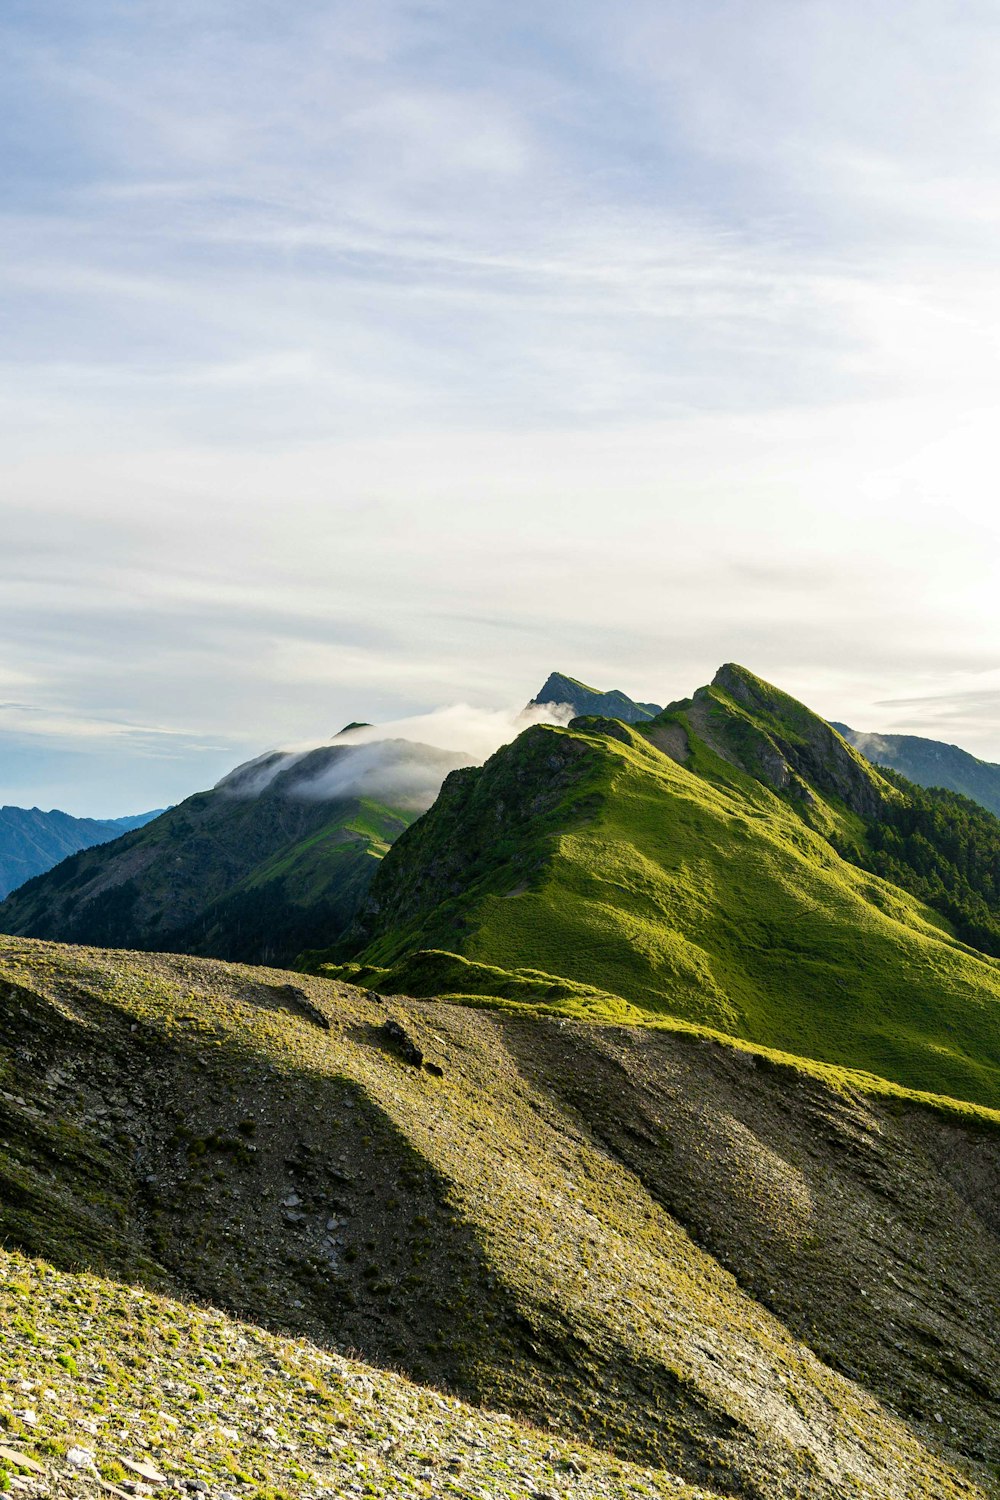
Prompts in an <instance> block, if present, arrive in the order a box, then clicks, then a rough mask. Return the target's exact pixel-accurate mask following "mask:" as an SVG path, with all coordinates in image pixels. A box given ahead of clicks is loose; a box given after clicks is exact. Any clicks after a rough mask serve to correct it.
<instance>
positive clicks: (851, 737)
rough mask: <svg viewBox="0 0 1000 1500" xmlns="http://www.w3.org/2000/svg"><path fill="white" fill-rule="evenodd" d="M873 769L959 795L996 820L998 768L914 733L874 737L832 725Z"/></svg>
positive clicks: (999, 811) (998, 810) (999, 783)
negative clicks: (886, 769)
mask: <svg viewBox="0 0 1000 1500" xmlns="http://www.w3.org/2000/svg"><path fill="white" fill-rule="evenodd" d="M833 727H834V728H835V729H836V730H838V731H839V733H840V734H842V735H843V736H844V739H845V740H847V742H848V743H849V744H851V745H853V746H854V748H855V749H856V750H860V751H861V754H862V755H863V756H865V758H866V759H867V760H870V761H871V762H872V764H873V765H876V766H888V767H890V769H891V770H893V771H898V772H899V773H900V775H902V776H905V777H906V778H907V780H908V781H915V782H916V784H917V786H943V787H947V789H948V790H949V791H952V792H961V794H962V796H963V797H971V798H972V800H973V802H978V803H979V804H980V805H981V806H982V807H987V808H989V810H990V812H991V813H994V814H996V815H997V816H998V817H1000V766H998V765H994V764H993V763H992V762H991V761H988V760H977V759H976V757H975V756H974V755H970V754H969V752H968V750H960V749H959V747H958V746H957V745H948V744H945V743H944V741H943V740H927V739H924V738H922V737H921V736H920V735H916V734H875V733H871V732H869V731H866V730H862V729H849V728H848V726H847V725H846V724H834V726H833Z"/></svg>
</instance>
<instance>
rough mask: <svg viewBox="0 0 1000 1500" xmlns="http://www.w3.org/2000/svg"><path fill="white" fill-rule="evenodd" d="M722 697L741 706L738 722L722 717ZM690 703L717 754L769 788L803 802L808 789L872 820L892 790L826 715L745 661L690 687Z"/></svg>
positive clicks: (808, 799) (808, 795) (726, 667)
mask: <svg viewBox="0 0 1000 1500" xmlns="http://www.w3.org/2000/svg"><path fill="white" fill-rule="evenodd" d="M720 695H724V696H720ZM725 699H729V700H731V702H732V703H735V704H738V705H739V707H740V708H742V709H744V710H745V711H746V718H744V719H743V720H742V721H741V722H740V723H739V724H738V725H737V724H734V723H732V722H729V723H726V722H725V714H724V710H725V707H726V704H725ZM692 706H693V709H694V712H695V713H696V714H697V715H698V716H699V720H700V724H701V726H702V727H703V728H704V730H705V734H706V737H709V736H711V738H712V740H714V742H715V744H716V746H717V748H719V750H720V753H722V754H723V755H725V757H726V758H727V759H731V760H734V761H735V762H736V763H737V764H739V765H742V766H743V767H744V769H745V770H748V771H749V772H750V773H751V775H754V776H758V777H759V778H760V780H762V781H765V782H767V783H768V785H770V786H772V787H774V789H775V790H776V791H783V792H791V793H792V794H793V795H794V796H797V797H799V798H801V800H802V801H804V802H809V801H811V800H812V795H813V789H814V790H815V791H818V792H820V793H822V794H826V795H829V796H833V797H836V798H838V799H839V800H840V801H841V802H843V803H844V805H845V806H846V807H847V808H849V809H850V811H851V812H855V813H859V814H860V815H861V816H862V817H865V818H877V817H878V815H879V811H880V809H881V808H882V806H883V805H884V802H885V798H886V796H887V795H891V793H890V791H889V788H888V787H887V786H886V785H885V783H884V782H882V781H881V780H880V778H879V777H878V776H877V775H876V774H873V772H872V770H871V767H870V765H869V764H867V763H866V762H865V760H864V758H863V757H862V756H861V755H859V754H858V752H857V751H856V750H854V749H853V748H852V747H851V746H850V745H848V744H846V743H845V742H844V740H843V739H842V737H841V736H840V735H839V734H838V733H837V731H836V730H835V729H834V728H833V727H832V726H831V725H830V724H828V723H827V722H826V720H825V719H821V718H820V717H819V715H818V714H814V713H812V712H811V711H810V710H809V709H807V708H806V707H805V706H804V705H803V704H801V703H799V702H797V701H796V699H794V698H791V697H789V695H788V694H787V693H783V692H781V690H780V689H779V688H775V687H772V686H771V684H770V683H767V682H764V681H762V679H761V678H759V677H755V676H754V675H753V673H752V672H748V671H747V670H746V668H745V667H740V666H737V665H736V664H735V663H733V662H727V663H726V664H725V665H724V666H721V667H720V668H719V670H718V671H717V672H716V674H715V676H714V677H713V679H712V683H711V686H710V687H707V688H699V690H698V692H697V693H695V695H694V699H693V705H692ZM720 710H723V712H720Z"/></svg>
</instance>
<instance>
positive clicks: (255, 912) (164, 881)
mask: <svg viewBox="0 0 1000 1500" xmlns="http://www.w3.org/2000/svg"><path fill="white" fill-rule="evenodd" d="M464 759H465V757H463V756H458V755H454V754H450V753H448V752H445V751H442V750H437V749H434V748H432V747H430V746H426V745H416V744H410V743H406V742H401V741H384V742H381V743H379V744H376V745H354V744H338V743H332V744H330V745H329V746H322V747H320V748H318V749H316V750H312V751H309V752H307V753H305V754H301V755H292V754H275V755H271V756H265V757H262V758H261V759H260V760H257V761H252V762H250V763H249V764H248V765H247V766H243V767H240V768H238V769H237V770H236V771H235V772H233V773H232V774H231V775H230V776H228V777H226V778H225V779H224V780H223V781H222V782H220V784H219V785H218V786H217V787H214V788H213V789H212V790H211V791H207V792H199V793H197V794H196V795H195V796H193V797H189V798H187V799H186V801H184V802H182V803H180V804H179V805H178V806H177V807H174V808H171V809H170V811H169V812H166V813H164V814H163V815H162V816H161V817H159V818H157V819H156V820H155V821H154V822H152V823H150V824H148V825H147V826H146V827H144V828H141V829H139V830H138V831H136V832H134V833H130V834H128V835H126V836H125V837H124V838H121V839H117V840H116V841H115V843H114V844H111V845H104V846H102V847H100V848H95V849H89V850H86V851H84V852H83V853H81V854H77V855H76V856H74V857H73V858H71V859H68V860H65V861H64V862H63V863H62V864H60V865H58V866H57V867H56V868H55V869H54V870H51V871H49V872H48V873H47V874H44V875H41V876H39V877H38V878H36V879H35V880H31V881H29V882H28V883H27V884H26V885H24V886H22V887H21V889H20V890H18V891H15V892H14V893H13V894H12V895H11V896H9V897H8V899H7V900H6V901H4V902H2V903H0V931H3V932H11V933H16V934H20V935H23V936H28V937H38V938H50V939H55V940H57V941H60V942H86V943H94V944H100V945H103V946H108V947H119V948H139V949H146V950H150V951H170V952H175V953H201V954H208V955H212V956H215V957H220V958H230V959H239V960H244V961H248V962H257V963H267V962H289V961H291V960H292V959H293V958H294V956H295V955H296V954H297V953H299V952H300V951H301V950H302V949H303V948H304V947H308V946H311V945H312V944H314V943H316V942H318V941H321V940H322V939H323V938H328V937H329V935H330V933H331V932H333V933H335V932H338V931H339V930H340V929H341V928H343V927H344V926H346V925H347V924H348V923H349V922H350V921H351V919H352V917H353V916H354V913H355V912H356V910H357V907H358V905H359V903H360V901H361V900H362V898H363V897H364V895H365V893H366V892H367V889H368V886H369V885H370V884H371V880H372V878H373V876H374V873H375V870H376V869H377V867H378V863H379V861H380V860H381V858H382V856H383V855H384V854H385V853H386V851H387V849H388V848H389V846H390V844H391V843H392V841H393V840H394V839H395V838H397V837H398V836H399V834H400V833H401V832H402V831H403V829H404V828H406V827H407V825H408V824H409V823H411V822H412V821H413V819H414V818H415V817H416V816H417V813H418V812H419V810H420V808H421V807H426V806H427V804H428V802H429V801H430V800H431V799H432V798H433V795H434V793H435V792H436V790H437V787H438V785H439V784H440V782H441V780H442V779H443V778H444V776H445V775H446V774H447V772H448V771H450V770H452V769H453V767H454V766H456V765H458V764H461V763H462V762H463V760H464ZM415 788H416V789H417V790H419V793H420V795H419V796H418V795H416V794H415Z"/></svg>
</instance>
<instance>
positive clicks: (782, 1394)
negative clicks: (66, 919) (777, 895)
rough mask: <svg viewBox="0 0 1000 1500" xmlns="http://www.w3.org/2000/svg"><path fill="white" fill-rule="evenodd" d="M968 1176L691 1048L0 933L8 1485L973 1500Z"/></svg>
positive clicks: (961, 1153)
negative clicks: (152, 1472)
mask: <svg viewBox="0 0 1000 1500" xmlns="http://www.w3.org/2000/svg"><path fill="white" fill-rule="evenodd" d="M998 1168H1000V1133H998V1132H997V1130H996V1126H995V1124H994V1123H993V1122H992V1121H991V1120H990V1119H989V1118H988V1117H987V1116H985V1115H983V1116H982V1118H977V1117H976V1115H975V1112H974V1111H971V1112H969V1111H966V1112H965V1114H962V1113H956V1112H955V1111H954V1110H951V1111H949V1110H946V1109H937V1108H933V1107H920V1106H918V1105H917V1104H915V1103H913V1102H910V1101H906V1100H902V1099H893V1098H888V1097H879V1096H878V1095H875V1094H866V1093H865V1092H864V1091H863V1090H861V1089H860V1088H855V1089H852V1088H848V1087H847V1086H846V1085H845V1084H843V1082H842V1081H841V1082H839V1083H837V1084H835V1083H834V1082H832V1081H828V1080H824V1078H822V1077H818V1076H814V1075H810V1074H809V1073H808V1072H805V1071H802V1070H800V1069H796V1068H794V1067H791V1066H790V1065H788V1064H783V1063H779V1062H776V1061H775V1060H774V1059H773V1058H772V1057H769V1056H768V1055H766V1054H764V1053H755V1052H752V1051H749V1050H747V1049H739V1048H734V1047H728V1046H723V1045H721V1044H718V1043H712V1042H709V1041H706V1040H699V1039H698V1038H696V1037H692V1036H682V1035H676V1034H672V1033H670V1032H666V1031H661V1030H652V1029H642V1028H627V1027H622V1026H588V1025H586V1024H583V1023H569V1022H565V1021H559V1020H556V1019H546V1018H542V1017H523V1016H518V1015H510V1014H500V1013H495V1012H492V1011H487V1010H470V1009H467V1008H465V1007H462V1006H449V1005H440V1004H435V1003H433V1002H426V1001H423V1002H422V1001H412V1000H406V999H403V998H401V997H385V996H376V995H373V994H367V993H364V992H362V991H358V990H352V989H350V988H349V987H348V986H343V985H337V984H334V983H330V982H328V981H324V980H322V979H314V978H305V977H303V976H294V975H289V974H284V973H280V972H273V973H272V972H270V971H267V970H260V969H242V968H238V967H235V966H230V965H225V964H220V963H213V962H211V961H207V960H193V959H186V958H179V957H164V956H159V957H157V956H148V955H136V954H122V953H114V952H101V951H99V950H74V949H67V948H60V947H57V946H55V945H47V944H39V943H32V942H30V941H27V940H20V939H3V940H2V941H0V1243H5V1244H6V1246H7V1247H8V1248H7V1251H6V1252H5V1259H4V1260H3V1261H2V1265H3V1269H4V1278H3V1281H2V1282H0V1307H2V1313H0V1318H2V1323H0V1346H2V1352H0V1391H2V1397H0V1417H2V1424H3V1437H2V1438H0V1441H2V1442H3V1443H4V1444H5V1446H6V1448H7V1452H8V1455H10V1454H12V1453H14V1454H17V1455H19V1458H11V1457H10V1456H8V1457H7V1458H3V1459H2V1462H3V1465H4V1472H5V1473H6V1475H7V1483H8V1485H9V1486H11V1487H13V1488H15V1489H22V1488H23V1487H24V1486H26V1485H30V1486H34V1489H35V1491H36V1492H38V1493H40V1494H43V1495H44V1494H53V1495H55V1494H60V1493H61V1494H82V1493H84V1492H85V1491H88V1490H89V1491H90V1492H94V1490H95V1486H96V1485H97V1484H98V1482H99V1481H100V1482H101V1483H103V1484H106V1485H107V1484H111V1485H114V1486H115V1487H116V1488H117V1489H119V1490H122V1491H123V1492H125V1493H129V1492H130V1491H129V1490H128V1489H127V1486H128V1485H146V1484H149V1485H150V1486H151V1487H156V1485H155V1482H154V1481H153V1480H152V1479H151V1478H150V1477H149V1475H148V1474H147V1475H145V1476H144V1475H143V1474H142V1473H138V1472H136V1470H135V1468H129V1467H128V1464H132V1465H137V1464H146V1463H147V1462H150V1461H151V1462H152V1463H153V1465H154V1466H155V1468H156V1469H157V1472H158V1473H159V1474H160V1475H161V1476H162V1482H161V1483H160V1484H159V1488H160V1489H161V1490H163V1489H164V1487H165V1486H172V1487H173V1488H174V1489H177V1488H178V1482H180V1485H181V1487H183V1482H184V1481H185V1480H187V1481H188V1482H189V1484H190V1485H195V1486H197V1485H198V1484H204V1485H206V1486H208V1487H209V1490H210V1491H211V1493H212V1494H214V1495H216V1496H217V1497H218V1500H222V1496H221V1493H220V1492H226V1493H230V1494H235V1495H244V1494H246V1495H249V1496H254V1497H256V1495H257V1494H258V1493H260V1494H262V1495H267V1494H268V1492H269V1490H270V1491H273V1490H275V1489H278V1490H283V1491H284V1492H286V1493H288V1494H290V1495H291V1494H294V1495H297V1496H298V1495H302V1496H310V1495H319V1494H320V1493H325V1494H358V1495H365V1494H368V1495H373V1496H379V1495H384V1496H389V1495H391V1496H397V1495H398V1496H407V1497H408V1496H411V1495H412V1496H418V1495H422V1496H424V1497H427V1500H429V1497H433V1496H438V1495H440V1496H446V1495H453V1494H458V1495H464V1496H466V1497H467V1500H483V1497H491V1500H492V1497H497V1500H502V1497H514V1496H517V1497H522V1496H524V1497H528V1496H541V1495H546V1494H551V1495H553V1496H560V1497H561V1496H562V1495H564V1494H565V1495H566V1496H576V1495H579V1496H587V1495H590V1494H609V1495H629V1494H633V1493H638V1494H643V1493H646V1494H653V1495H659V1494H674V1493H681V1494H684V1493H690V1492H692V1491H693V1492H694V1493H702V1494H714V1493H718V1494H726V1495H732V1496H740V1497H748V1500H772V1497H773V1500H793V1497H799V1500H840V1497H844V1500H848V1497H849V1500H858V1497H865V1496H867V1497H868V1500H925V1497H926V1500H948V1497H959V1496H962V1497H968V1500H972V1497H976V1500H983V1497H985V1496H990V1495H996V1494H998V1493H1000V1484H998V1470H997V1464H998V1462H1000V1422H998V1419H997V1412H998V1410H1000V1386H998V1383H997V1382H998V1375H997V1369H998V1361H997V1352H998V1346H997V1327H998V1321H1000V1312H998V1308H997V1287H998V1285H1000V1255H998V1244H1000V1238H998V1224H997V1216H996V1184H997V1180H998ZM18 1249H19V1250H20V1251H21V1252H23V1253H22V1254H17V1253H15V1251H16V1250H18ZM26 1257H27V1258H26ZM210 1308H224V1309H226V1313H225V1314H224V1313H222V1312H215V1311H208V1310H206V1309H210ZM403 1375H405V1376H407V1377H409V1379H408V1380H407V1379H404V1378H403ZM444 1391H447V1392H450V1394H442V1392H444ZM47 1393H51V1394H47ZM456 1398H458V1399H456ZM491 1411H492V1413H493V1415H491V1414H490V1413H491ZM497 1411H502V1412H507V1413H510V1414H511V1415H510V1417H508V1418H506V1419H503V1418H498V1417H497V1416H496V1415H495V1413H496V1412H497ZM234 1434H235V1436H234ZM74 1453H75V1456H76V1462H74V1461H73V1458H72V1455H73V1454H74ZM26 1460H32V1461H33V1462H34V1463H36V1464H40V1465H41V1466H42V1467H43V1469H44V1471H45V1472H44V1474H40V1473H38V1472H37V1471H36V1470H34V1469H32V1468H31V1466H30V1464H28V1463H26V1462H25V1461H26ZM91 1463H92V1464H93V1465H94V1466H95V1468H91V1467H89V1465H90V1464H91ZM240 1476H243V1477H242V1478H241V1477H240ZM673 1476H679V1477H673ZM685 1484H687V1485H688V1486H690V1487H691V1489H690V1490H688V1491H685V1489H684V1485H685ZM642 1486H646V1488H645V1490H643V1488H642ZM637 1487H638V1488H637ZM132 1492H134V1491H132ZM196 1492H197V1491H196V1490H189V1491H185V1493H196ZM140 1493H141V1491H140Z"/></svg>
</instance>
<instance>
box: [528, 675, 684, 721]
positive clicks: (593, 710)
mask: <svg viewBox="0 0 1000 1500" xmlns="http://www.w3.org/2000/svg"><path fill="white" fill-rule="evenodd" d="M531 701H532V703H568V704H569V706H570V707H571V708H572V709H573V710H574V712H575V713H577V714H599V715H602V716H603V717H604V718H607V719H623V720H624V721H625V723H626V724H639V723H641V722H642V721H643V720H644V719H655V718H656V715H657V714H659V713H662V712H663V710H662V708H661V707H660V705H659V704H658V703H636V702H635V701H634V700H633V699H632V698H629V697H627V696H626V694H625V693H620V692H618V691H617V689H613V690H612V691H611V692H609V693H602V692H601V691H600V689H599V688H592V687H588V686H587V684H586V683H585V682H577V680H576V678H575V677H566V676H564V675H563V673H562V672H552V673H551V674H550V675H549V677H548V678H547V679H546V682H545V685H544V687H543V688H542V690H541V692H540V693H538V694H537V695H536V696H535V697H534V698H532V700H531Z"/></svg>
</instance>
